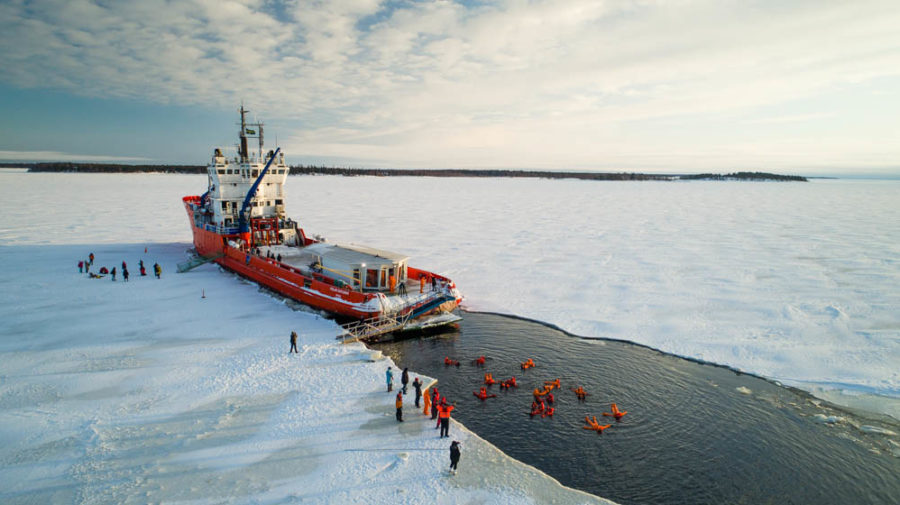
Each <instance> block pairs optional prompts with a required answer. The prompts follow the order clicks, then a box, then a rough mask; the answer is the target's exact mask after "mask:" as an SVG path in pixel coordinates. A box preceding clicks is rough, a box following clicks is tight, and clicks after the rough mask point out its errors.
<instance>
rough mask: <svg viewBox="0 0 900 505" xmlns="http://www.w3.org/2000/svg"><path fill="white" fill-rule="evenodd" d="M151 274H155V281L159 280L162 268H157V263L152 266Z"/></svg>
mask: <svg viewBox="0 0 900 505" xmlns="http://www.w3.org/2000/svg"><path fill="white" fill-rule="evenodd" d="M153 273H155V274H156V278H157V279H159V276H160V275H162V267H161V266H159V263H154V264H153Z"/></svg>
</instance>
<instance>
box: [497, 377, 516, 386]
mask: <svg viewBox="0 0 900 505" xmlns="http://www.w3.org/2000/svg"><path fill="white" fill-rule="evenodd" d="M500 387H501V388H503V389H509V388H515V387H519V385H518V384H516V378H515V376H513V377H510V378H509V379H506V380H505V381H502V382H501V383H500Z"/></svg>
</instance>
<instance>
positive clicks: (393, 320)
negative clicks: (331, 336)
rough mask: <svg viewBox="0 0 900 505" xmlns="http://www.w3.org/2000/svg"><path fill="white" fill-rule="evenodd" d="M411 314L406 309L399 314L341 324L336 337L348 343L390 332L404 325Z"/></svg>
mask: <svg viewBox="0 0 900 505" xmlns="http://www.w3.org/2000/svg"><path fill="white" fill-rule="evenodd" d="M411 315H412V312H411V311H407V312H406V313H405V314H401V315H399V316H388V315H384V316H381V317H372V318H369V319H363V320H361V321H353V322H350V323H346V324H342V325H341V328H342V329H343V330H344V331H343V332H342V333H341V334H340V335H338V337H337V338H339V339H341V343H344V344H349V343H351V342H357V341H360V340H367V339H370V338H373V337H377V336H380V335H384V334H387V333H391V332H393V331H397V330H400V329H402V328H403V327H404V326H406V323H407V322H409V319H410V316H411Z"/></svg>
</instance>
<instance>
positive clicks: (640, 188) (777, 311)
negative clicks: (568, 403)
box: [0, 171, 900, 503]
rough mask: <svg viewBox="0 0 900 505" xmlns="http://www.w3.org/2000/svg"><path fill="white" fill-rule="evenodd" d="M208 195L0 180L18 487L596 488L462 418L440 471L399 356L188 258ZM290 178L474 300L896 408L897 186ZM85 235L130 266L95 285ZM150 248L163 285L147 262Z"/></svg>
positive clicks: (211, 491)
mask: <svg viewBox="0 0 900 505" xmlns="http://www.w3.org/2000/svg"><path fill="white" fill-rule="evenodd" d="M205 185H206V178H205V177H204V176H202V175H195V176H187V175H113V174H91V175H88V174H82V175H67V174H22V173H16V172H3V171H0V197H2V199H3V201H4V212H3V217H4V219H3V221H2V223H0V244H2V245H3V246H2V247H0V261H2V264H3V265H4V266H5V268H4V269H2V270H0V285H2V286H3V288H4V289H3V290H2V294H0V300H2V302H0V335H2V341H0V353H2V354H0V378H2V383H0V440H2V442H3V448H2V449H0V461H3V464H2V465H0V483H2V484H3V486H2V490H0V502H3V503H17V502H71V501H84V502H88V503H92V502H129V501H131V502H139V503H143V502H159V501H167V502H181V503H188V502H190V503H206V502H223V501H225V502H227V501H233V502H247V501H253V502H258V503H269V502H272V503H274V502H285V501H287V502H291V501H300V500H304V501H309V502H311V503H315V502H322V503H326V502H351V503H388V502H391V503H393V502H408V503H421V502H426V501H428V500H433V499H434V497H435V496H436V497H437V500H436V501H438V502H441V503H450V502H454V503H455V502H457V501H484V502H490V503H522V502H529V501H531V502H547V501H551V500H556V501H558V502H561V503H564V502H574V503H581V502H590V501H592V500H593V499H594V498H593V497H590V496H588V495H585V494H583V493H579V492H577V491H571V490H566V489H565V488H563V487H562V486H559V485H558V484H557V483H555V481H552V480H551V479H549V478H548V477H546V476H544V475H542V474H540V473H539V472H537V471H536V470H534V469H531V468H529V467H526V466H525V465H521V464H519V463H517V462H514V461H511V460H509V459H508V458H506V457H504V456H502V455H501V454H500V453H499V452H498V451H496V449H494V448H492V447H491V446H489V444H487V443H485V442H483V441H480V440H479V439H478V438H477V437H475V436H474V435H472V434H470V433H468V432H465V431H464V430H463V429H462V428H461V427H460V426H459V425H458V424H454V425H453V426H452V427H451V433H452V434H453V438H454V439H458V440H462V442H463V460H462V461H461V463H460V473H459V475H457V476H455V477H451V478H447V477H446V476H445V475H444V474H443V473H442V472H443V471H444V469H445V466H446V464H447V463H448V462H447V459H448V454H447V446H448V445H449V444H448V443H446V441H440V440H438V439H437V437H436V436H435V435H434V431H433V430H431V427H430V426H427V424H428V422H423V421H421V420H419V419H418V417H417V416H414V415H413V414H412V413H411V412H410V409H408V408H407V409H405V410H406V417H407V419H410V421H409V422H407V423H404V424H402V425H400V424H398V423H396V422H395V421H394V419H393V406H392V401H393V395H389V394H388V393H385V392H382V388H383V380H384V379H383V371H384V368H385V367H386V366H387V364H388V363H387V362H386V361H375V362H369V361H368V357H369V356H370V354H368V352H367V351H366V350H365V349H364V348H363V347H362V346H359V345H353V346H340V345H336V344H335V343H334V341H333V336H334V335H335V334H336V329H335V327H334V325H333V324H332V323H330V322H328V321H326V320H322V319H317V318H316V316H315V315H312V314H308V313H304V312H296V311H292V310H290V309H289V308H288V307H287V306H285V305H284V304H283V303H282V302H279V301H278V300H276V299H273V298H271V297H268V296H266V295H264V294H262V293H260V292H259V291H258V290H257V289H256V288H255V287H254V286H253V285H251V284H248V283H245V282H243V281H241V280H239V279H238V278H236V277H234V276H232V275H229V274H224V273H221V272H220V271H219V270H218V269H216V268H215V267H213V266H209V265H208V266H204V267H201V268H198V269H197V270H195V271H192V272H190V273H188V274H174V273H173V272H174V270H175V263H177V262H179V261H182V260H183V259H184V251H185V250H186V249H187V248H188V247H190V231H189V229H188V225H187V216H186V214H185V212H184V210H183V208H182V206H181V197H182V196H184V195H187V194H200V193H202V192H203V191H204V189H205ZM286 191H287V202H286V206H287V209H288V213H289V215H291V216H292V217H294V218H295V219H297V220H299V221H300V222H301V224H302V225H303V226H304V228H305V229H306V231H307V233H308V234H310V235H314V234H323V235H325V236H326V237H328V238H329V239H330V240H333V241H335V242H355V243H360V244H366V245H370V246H373V247H378V248H384V249H388V250H394V251H401V252H403V253H405V254H408V255H410V256H411V257H412V260H411V261H410V263H411V264H412V265H414V266H418V267H422V268H426V269H429V270H434V271H437V272H440V273H442V274H445V275H448V276H449V277H450V278H452V279H453V280H454V281H455V282H456V284H457V285H458V286H459V287H460V290H461V291H462V292H463V294H464V296H465V297H466V300H465V305H466V306H467V307H468V308H471V309H476V310H489V311H496V312H502V313H509V314H517V315H520V316H525V317H529V318H533V319H538V320H543V321H547V322H550V323H553V324H556V325H558V326H560V327H562V328H564V329H566V330H568V331H571V332H573V333H577V334H580V335H585V336H593V337H608V338H616V339H623V340H631V341H635V342H640V343H642V344H646V345H649V346H652V347H655V348H658V349H661V350H664V351H667V352H671V353H674V354H678V355H682V356H687V357H691V358H695V359H700V360H705V361H711V362H716V363H721V364H727V365H730V366H733V367H735V368H737V369H740V370H744V371H747V372H753V373H757V374H760V375H763V376H766V377H770V378H773V379H775V380H778V381H781V382H783V383H786V384H790V385H794V386H797V387H800V388H802V389H806V390H808V391H811V392H813V393H814V394H816V395H818V396H821V397H824V398H826V399H829V400H835V399H837V400H839V401H843V403H845V404H856V405H863V406H865V407H866V408H869V409H873V410H878V411H881V412H886V413H889V414H891V415H894V416H895V417H900V407H898V404H900V401H898V399H900V366H898V365H900V290H898V289H897V286H898V285H900V268H898V258H900V216H898V215H897V214H898V211H900V205H898V204H897V203H896V202H898V201H900V183H898V182H896V181H894V182H885V181H822V180H817V181H814V182H811V183H806V184H800V183H759V182H754V183H745V182H684V183H680V182H674V183H673V182H639V183H636V182H587V181H574V180H532V179H523V180H516V179H475V178H464V179H439V178H396V177H384V178H377V177H364V178H340V177H291V178H289V179H288V184H287V187H286ZM144 246H149V249H148V253H147V254H146V255H144V254H143V248H144ZM91 251H93V252H94V253H95V254H96V255H97V258H98V263H99V264H101V265H102V264H105V265H107V266H109V267H111V266H114V265H118V264H119V263H120V262H121V261H122V260H125V261H127V262H128V263H129V269H130V270H131V272H132V281H131V282H130V283H129V284H128V285H125V284H123V283H122V282H121V280H119V281H117V282H116V283H112V282H111V281H110V280H109V279H103V280H89V279H86V278H85V277H84V276H80V275H79V274H78V270H77V267H76V263H77V261H78V260H79V259H80V258H83V257H85V256H86V255H87V254H88V253H89V252H91ZM142 257H143V258H144V260H145V262H146V263H148V264H150V265H152V264H153V263H154V262H156V261H159V262H160V264H161V265H162V266H163V279H162V280H156V279H152V278H143V279H142V278H136V277H135V272H136V271H137V268H136V266H137V260H138V259H141V258H142ZM201 290H204V291H205V293H206V298H205V299H203V298H200V293H201ZM291 329H297V330H298V332H299V333H301V346H302V353H301V354H300V356H299V357H291V356H288V355H287V354H286V350H287V347H288V346H287V335H288V333H289V332H290V330H291ZM408 401H409V400H408ZM432 449H433V450H432Z"/></svg>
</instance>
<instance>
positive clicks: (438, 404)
mask: <svg viewBox="0 0 900 505" xmlns="http://www.w3.org/2000/svg"><path fill="white" fill-rule="evenodd" d="M384 376H385V383H386V385H387V390H388V392H389V393H390V392H392V391H393V390H394V370H393V368H391V367H387V370H386V371H385V374H384ZM400 384H401V386H402V387H401V388H400V390H399V391H397V396H396V398H395V399H394V407H395V408H396V409H397V412H396V418H397V422H401V423H402V422H403V395H405V394H406V392H407V386H408V385H409V368H404V369H403V373H402V374H401V375H400ZM423 386H424V384H423V382H422V381H421V380H419V378H418V377H416V378H415V380H413V382H412V387H413V389H414V390H415V392H416V399H415V405H416V409H419V408H420V405H419V404H420V402H421V400H422V399H423V398H424V400H425V402H424V408H423V410H422V414H423V415H428V414H429V413H430V414H431V419H433V420H436V423H435V426H434V429H436V430H437V429H440V433H439V438H444V437H447V438H449V437H450V413H451V412H453V409H455V408H456V403H455V402H454V403H448V402H447V398H445V397H442V396H441V393H440V391H438V388H437V386H434V387H432V388H431V393H430V394H429V392H428V390H427V389H425V390H424V391H423V389H422V388H423ZM459 447H460V445H459V442H457V441H456V440H454V441H453V442H452V443H451V444H450V473H452V474H454V475H455V474H456V466H457V464H458V463H459V457H460V449H459Z"/></svg>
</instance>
